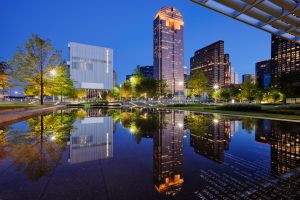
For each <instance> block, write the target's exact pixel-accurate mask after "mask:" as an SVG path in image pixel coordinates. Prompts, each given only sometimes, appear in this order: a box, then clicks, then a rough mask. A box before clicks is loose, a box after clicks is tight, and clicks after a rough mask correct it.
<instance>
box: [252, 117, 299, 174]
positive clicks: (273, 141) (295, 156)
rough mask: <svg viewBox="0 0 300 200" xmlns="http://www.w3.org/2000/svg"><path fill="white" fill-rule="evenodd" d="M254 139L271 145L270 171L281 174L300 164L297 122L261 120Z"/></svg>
mask: <svg viewBox="0 0 300 200" xmlns="http://www.w3.org/2000/svg"><path fill="white" fill-rule="evenodd" d="M255 139H256V141H259V142H263V143H267V144H270V145H271V160H272V162H271V171H272V174H273V175H281V174H285V173H287V172H289V171H290V170H291V169H295V168H296V167H298V166H300V130H299V125H298V124H297V123H291V122H278V121H276V122H275V121H270V120H261V121H260V122H259V123H257V128H256V134H255Z"/></svg>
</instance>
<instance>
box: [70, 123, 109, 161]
mask: <svg viewBox="0 0 300 200" xmlns="http://www.w3.org/2000/svg"><path fill="white" fill-rule="evenodd" d="M74 126H75V127H74V131H73V132H72V134H71V136H70V155H69V162H70V163H71V164H75V163H82V162H87V161H93V160H99V159H103V158H109V157H112V156H113V120H112V118H111V117H87V118H85V119H83V120H79V119H77V121H76V122H75V124H74Z"/></svg>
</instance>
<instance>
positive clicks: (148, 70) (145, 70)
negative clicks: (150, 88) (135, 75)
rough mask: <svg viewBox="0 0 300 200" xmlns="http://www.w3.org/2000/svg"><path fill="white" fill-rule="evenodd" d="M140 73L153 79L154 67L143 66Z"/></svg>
mask: <svg viewBox="0 0 300 200" xmlns="http://www.w3.org/2000/svg"><path fill="white" fill-rule="evenodd" d="M139 71H140V73H141V74H142V75H143V76H144V77H147V78H153V66H152V65H150V66H141V67H139Z"/></svg>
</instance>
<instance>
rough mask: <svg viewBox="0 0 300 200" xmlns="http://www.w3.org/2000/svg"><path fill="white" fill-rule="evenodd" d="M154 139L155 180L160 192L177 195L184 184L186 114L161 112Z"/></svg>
mask: <svg viewBox="0 0 300 200" xmlns="http://www.w3.org/2000/svg"><path fill="white" fill-rule="evenodd" d="M158 115H159V119H160V120H159V121H160V128H159V130H158V132H157V133H156V134H154V137H153V179H154V185H155V188H156V190H157V191H158V192H160V193H163V194H166V195H175V194H176V193H178V192H179V191H180V190H181V187H182V184H183V181H184V179H183V135H184V112H175V111H169V112H159V114H158Z"/></svg>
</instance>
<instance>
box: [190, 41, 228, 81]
mask: <svg viewBox="0 0 300 200" xmlns="http://www.w3.org/2000/svg"><path fill="white" fill-rule="evenodd" d="M190 64H191V75H192V74H193V73H194V72H195V71H196V70H202V71H203V72H204V74H205V75H206V77H207V78H208V85H209V86H210V87H213V85H218V86H220V87H223V86H225V85H230V82H231V81H230V80H231V77H230V76H231V74H230V72H231V63H230V62H229V55H228V54H224V41H222V40H220V41H217V42H215V43H213V44H210V45H208V46H206V47H204V48H202V49H200V50H198V51H196V52H195V55H194V56H193V57H192V58H191V59H190Z"/></svg>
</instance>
